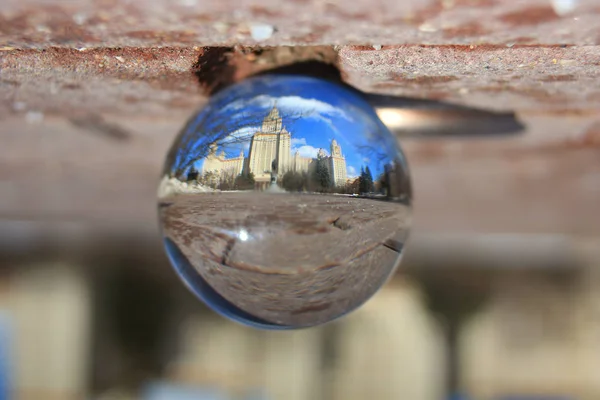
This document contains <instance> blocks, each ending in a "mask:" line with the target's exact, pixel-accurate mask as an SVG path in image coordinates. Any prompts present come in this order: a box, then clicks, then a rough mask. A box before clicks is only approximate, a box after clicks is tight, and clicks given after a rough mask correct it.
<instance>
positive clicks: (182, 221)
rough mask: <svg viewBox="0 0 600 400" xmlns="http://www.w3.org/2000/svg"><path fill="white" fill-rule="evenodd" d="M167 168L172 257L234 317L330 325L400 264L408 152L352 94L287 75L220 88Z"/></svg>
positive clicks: (190, 281) (283, 325) (279, 324)
mask: <svg viewBox="0 0 600 400" xmlns="http://www.w3.org/2000/svg"><path fill="white" fill-rule="evenodd" d="M163 172H164V174H163V178H162V181H161V184H160V187H159V217H160V226H161V232H162V235H163V238H164V243H165V246H166V250H167V253H168V255H169V258H170V260H171V262H172V264H173V266H174V268H175V270H176V271H177V273H178V274H179V275H180V277H181V278H182V280H183V282H184V283H185V284H186V285H187V286H188V288H189V289H190V290H191V291H192V292H193V293H195V294H196V295H197V296H198V297H199V298H200V299H202V300H203V301H204V302H205V303H206V304H207V305H208V306H209V307H211V308H212V309H213V310H215V311H216V312H218V313H220V314H221V315H224V316H226V317H228V318H231V319H233V320H235V321H238V322H241V323H244V324H246V325H251V326H254V327H259V328H265V329H293V328H302V327H309V326H314V325H318V324H322V323H325V322H328V321H331V320H333V319H335V318H337V317H340V316H342V315H344V314H346V313H348V312H350V311H352V310H354V309H356V308H357V307H358V306H360V305H361V304H363V303H364V302H365V301H367V300H368V299H369V298H370V297H371V296H373V294H375V293H376V292H377V291H378V290H379V289H380V288H381V286H382V285H383V284H384V283H385V281H386V280H387V279H388V278H389V277H390V276H391V275H392V273H393V272H394V270H395V269H396V267H397V266H398V263H399V261H400V256H401V254H402V250H403V245H404V243H405V241H406V238H407V235H408V231H409V226H410V215H411V212H410V181H409V176H408V171H407V166H406V160H405V158H404V156H403V154H402V151H401V149H400V147H399V145H398V142H397V140H396V139H395V137H394V136H393V135H392V134H391V133H390V132H389V131H388V129H387V128H386V127H385V126H384V125H383V123H382V122H381V121H380V120H379V118H377V115H376V114H375V111H374V110H373V108H372V107H371V106H370V105H369V104H368V103H367V102H366V101H365V100H364V99H363V97H362V96H361V94H360V93H359V92H357V91H355V90H353V89H351V88H348V87H345V86H342V85H339V84H337V83H333V82H329V81H324V80H320V79H316V78H311V77H302V76H286V75H270V76H269V75H265V76H260V77H254V78H250V79H247V80H245V81H243V82H241V83H239V84H236V85H233V86H231V87H228V88H226V89H224V90H222V91H220V92H218V93H217V94H216V95H214V96H213V97H212V98H210V100H209V101H208V104H207V105H206V106H205V107H204V108H203V109H201V110H200V111H199V112H198V113H197V114H195V115H194V116H193V117H192V118H191V119H190V120H189V121H188V122H187V124H186V125H185V127H184V128H183V130H182V131H181V133H180V134H179V136H178V137H177V138H176V140H175V143H173V146H172V148H171V150H170V152H169V154H168V156H167V161H166V164H165V168H164V171H163Z"/></svg>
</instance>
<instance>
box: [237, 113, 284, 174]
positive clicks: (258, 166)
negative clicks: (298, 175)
mask: <svg viewBox="0 0 600 400" xmlns="http://www.w3.org/2000/svg"><path fill="white" fill-rule="evenodd" d="M278 134H279V163H278V173H279V175H280V176H283V174H285V173H286V172H287V171H289V170H290V166H291V150H292V137H291V134H290V133H289V132H288V131H287V129H285V127H284V126H283V118H281V115H280V114H279V110H278V109H277V106H273V108H272V109H271V111H270V112H269V114H268V115H267V116H266V117H265V118H264V119H263V122H262V126H261V130H260V132H257V133H255V134H254V135H253V136H252V141H251V143H250V152H249V154H248V159H249V160H248V167H249V170H250V172H252V173H253V174H254V179H255V180H256V181H257V182H263V181H264V182H268V181H270V179H271V168H272V163H273V160H275V158H276V157H277V135H278Z"/></svg>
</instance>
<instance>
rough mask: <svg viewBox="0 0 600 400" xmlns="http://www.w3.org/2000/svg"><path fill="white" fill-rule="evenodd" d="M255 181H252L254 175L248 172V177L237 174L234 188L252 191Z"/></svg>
mask: <svg viewBox="0 0 600 400" xmlns="http://www.w3.org/2000/svg"><path fill="white" fill-rule="evenodd" d="M255 183H256V180H255V179H254V174H253V173H252V172H250V173H249V174H248V175H245V174H239V175H238V176H237V177H236V178H235V182H234V188H235V189H237V190H252V189H254V185H255Z"/></svg>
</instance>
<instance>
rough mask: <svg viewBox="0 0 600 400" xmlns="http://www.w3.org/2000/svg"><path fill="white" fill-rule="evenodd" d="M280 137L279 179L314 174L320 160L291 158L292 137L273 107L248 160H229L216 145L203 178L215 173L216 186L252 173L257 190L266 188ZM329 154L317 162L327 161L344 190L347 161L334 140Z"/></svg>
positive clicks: (334, 179) (253, 141)
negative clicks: (294, 173)
mask: <svg viewBox="0 0 600 400" xmlns="http://www.w3.org/2000/svg"><path fill="white" fill-rule="evenodd" d="M278 136H279V165H278V173H279V175H280V176H283V174H285V173H286V172H289V171H294V172H297V173H311V172H312V171H314V170H315V168H316V161H317V158H312V157H304V156H302V155H300V153H299V152H298V151H296V152H295V153H294V155H293V156H292V135H291V133H290V132H289V131H288V130H287V129H286V128H285V127H284V126H283V118H282V117H281V115H280V113H279V110H278V109H277V107H273V108H272V109H271V111H270V112H269V114H268V115H267V116H266V117H265V118H264V119H263V122H262V126H261V129H260V131H258V132H256V133H255V134H254V135H252V138H251V140H250V149H249V151H248V157H244V153H243V151H241V152H240V154H239V156H238V157H235V158H226V156H225V152H224V150H221V152H218V149H217V145H216V144H213V145H211V148H210V151H209V154H208V156H207V157H206V158H205V159H204V163H203V166H202V168H201V170H200V173H201V175H202V176H206V174H207V173H212V174H213V176H212V179H213V182H214V180H217V182H216V183H217V184H218V181H222V180H224V179H228V178H232V177H236V176H238V175H242V174H244V175H248V174H250V173H252V174H253V175H254V180H255V182H256V183H257V184H258V186H259V187H262V186H265V185H266V184H268V183H269V182H270V180H271V166H272V162H273V160H275V159H276V157H277V146H278V140H277V137H278ZM330 150H331V153H330V154H331V155H328V154H327V153H326V152H325V151H324V150H323V149H320V150H319V154H318V158H320V159H323V160H325V164H326V165H327V169H328V171H329V174H330V177H331V182H332V184H333V185H334V186H344V185H346V182H347V179H348V177H347V167H346V158H345V157H344V155H343V153H342V148H341V146H340V145H339V144H338V143H337V141H336V140H335V139H334V140H332V141H331V145H330Z"/></svg>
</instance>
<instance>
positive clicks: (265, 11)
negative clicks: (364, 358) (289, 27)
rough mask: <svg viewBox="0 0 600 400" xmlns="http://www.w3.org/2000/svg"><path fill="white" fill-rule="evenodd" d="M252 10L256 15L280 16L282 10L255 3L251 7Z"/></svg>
mask: <svg viewBox="0 0 600 400" xmlns="http://www.w3.org/2000/svg"><path fill="white" fill-rule="evenodd" d="M250 11H251V12H252V14H254V15H256V16H257V17H271V18H272V17H279V16H281V13H280V12H277V11H274V10H271V9H269V8H267V7H264V6H259V5H253V6H251V7H250Z"/></svg>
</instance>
